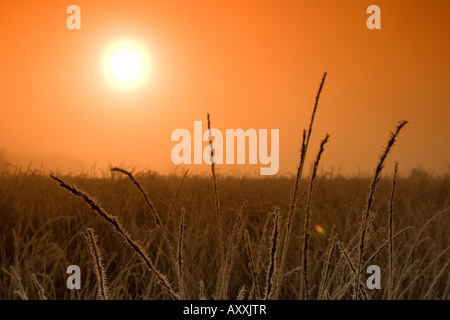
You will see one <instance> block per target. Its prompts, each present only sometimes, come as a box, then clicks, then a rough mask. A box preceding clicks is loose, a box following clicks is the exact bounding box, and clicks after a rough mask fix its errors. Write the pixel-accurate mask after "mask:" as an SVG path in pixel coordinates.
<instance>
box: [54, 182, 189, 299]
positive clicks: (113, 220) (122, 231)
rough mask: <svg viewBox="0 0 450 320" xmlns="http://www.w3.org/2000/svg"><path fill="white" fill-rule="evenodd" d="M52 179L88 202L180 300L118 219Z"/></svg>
mask: <svg viewBox="0 0 450 320" xmlns="http://www.w3.org/2000/svg"><path fill="white" fill-rule="evenodd" d="M50 177H51V178H52V179H53V180H55V181H57V182H58V183H59V185H60V186H61V187H62V188H64V189H66V190H68V191H69V192H70V193H72V194H73V195H75V196H77V197H79V198H81V199H83V201H84V202H86V204H88V206H89V207H90V208H91V209H92V210H94V211H95V212H96V213H97V214H98V215H99V216H100V217H102V218H103V219H104V220H106V222H108V223H109V224H110V225H111V226H112V227H113V228H114V230H115V231H116V232H117V233H118V234H119V235H121V236H122V237H123V239H124V240H125V242H126V243H127V244H128V245H129V246H130V247H131V248H132V249H133V251H134V252H135V253H136V254H137V255H138V256H139V257H141V259H142V260H143V261H144V262H145V264H146V265H147V267H148V268H149V269H150V271H151V272H152V273H153V274H154V275H155V276H156V279H157V280H158V283H159V285H160V286H161V289H162V290H163V291H165V292H166V293H167V294H168V295H169V296H170V297H171V298H172V299H176V300H178V299H179V298H180V297H179V295H178V294H177V293H176V292H175V291H174V290H173V289H172V287H171V285H170V282H169V281H168V279H167V277H166V276H165V275H164V274H163V273H161V272H160V271H159V270H158V269H157V268H156V267H155V265H154V264H153V261H152V259H151V258H150V257H149V256H148V255H147V254H146V253H145V252H144V250H143V249H142V248H141V246H140V245H139V244H137V243H136V242H135V241H134V240H133V239H131V237H130V235H129V233H128V231H127V230H126V229H125V228H124V227H123V226H122V224H121V223H120V222H119V220H118V218H117V217H115V216H113V215H111V214H109V213H108V212H106V211H105V210H104V209H102V208H101V207H100V205H99V204H97V202H96V201H95V200H93V199H92V198H91V197H90V196H89V195H88V194H87V193H85V192H83V191H80V190H78V189H77V188H76V187H73V186H71V185H69V184H67V183H65V182H64V181H63V180H62V179H60V178H58V177H56V176H54V175H52V174H51V175H50Z"/></svg>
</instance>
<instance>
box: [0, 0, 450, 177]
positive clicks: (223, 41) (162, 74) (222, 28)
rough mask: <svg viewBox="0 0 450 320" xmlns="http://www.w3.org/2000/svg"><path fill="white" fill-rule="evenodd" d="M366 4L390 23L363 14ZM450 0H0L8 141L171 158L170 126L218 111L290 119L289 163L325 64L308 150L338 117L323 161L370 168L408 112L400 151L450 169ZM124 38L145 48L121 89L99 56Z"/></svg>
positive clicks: (405, 161)
mask: <svg viewBox="0 0 450 320" xmlns="http://www.w3.org/2000/svg"><path fill="white" fill-rule="evenodd" d="M44 3H45V5H44ZM71 4H76V5H78V6H79V7H80V8H81V29H80V30H69V29H68V28H67V26H66V20H67V18H68V17H69V14H67V13H66V9H67V7H68V6H69V5H71ZM371 4H376V5H378V6H379V7H380V8H381V30H369V29H368V28H367V27H366V20H367V18H368V17H369V14H366V8H367V7H368V6H369V5H371ZM449 13H450V1H446V0H442V1H412V0H407V1H401V0H397V1H381V0H375V1H362V0H361V1H355V0H342V1H340V0H328V1H327V0H321V1H313V0H310V1H299V0H295V1H272V0H270V1H269V0H258V1H249V0H239V1H236V0H235V1H230V0H227V1H217V0H209V1H185V0H183V1H173V0H165V1H162V0H156V1H134V0H127V1H111V0H108V1H81V0H75V1H62V0H58V1H19V0H14V1H12V0H11V1H9V0H2V1H1V2H0V38H1V41H0V50H1V59H0V84H1V94H0V108H1V109H0V110H1V113H0V114H1V116H0V149H1V148H5V149H6V150H7V152H8V153H10V154H21V155H22V158H27V157H29V158H30V160H34V161H35V162H40V161H42V160H44V161H47V165H50V166H56V165H58V166H59V167H60V168H64V166H65V161H66V160H67V161H69V160H70V161H72V164H73V163H78V162H77V161H78V160H79V161H82V162H83V163H84V165H85V166H86V167H90V166H91V165H92V164H94V163H95V162H97V164H98V166H106V165H108V163H112V164H114V165H121V164H125V165H126V166H128V167H130V166H134V165H136V166H137V167H138V168H141V169H152V170H158V171H162V172H170V171H173V170H174V169H175V167H176V166H175V165H174V164H173V163H172V161H171V150H172V148H173V147H174V146H175V145H176V142H173V141H171V139H170V138H171V133H172V132H173V131H174V130H175V129H178V128H186V129H188V130H189V131H190V132H193V130H194V121H195V120H202V121H203V130H206V113H207V112H210V113H211V119H212V125H213V127H215V128H218V129H220V130H221V131H222V132H224V133H225V130H226V129H237V128H242V129H244V130H245V129H248V128H254V129H279V134H280V148H279V157H280V170H279V174H283V173H289V172H294V171H295V168H296V166H297V162H298V156H299V147H300V138H301V130H302V129H303V128H304V127H306V126H307V125H308V122H309V119H310V114H311V110H312V107H313V104H314V98H315V95H316V92H317V88H318V86H319V83H320V80H321V78H322V74H323V72H324V71H326V72H328V76H327V79H326V83H325V87H324V90H323V94H322V97H321V101H320V105H319V110H318V113H317V118H316V120H317V121H316V126H315V128H314V131H313V136H312V140H311V144H310V146H311V149H310V157H308V158H309V161H310V160H311V157H312V155H315V154H316V152H317V150H318V145H319V143H320V140H321V139H322V138H323V137H324V135H325V134H326V133H329V134H330V142H329V143H328V145H327V147H326V150H325V153H324V155H323V168H324V169H325V170H330V168H332V167H334V168H335V169H336V170H341V172H343V173H355V172H358V171H362V172H371V171H372V169H373V167H374V166H375V164H376V161H377V157H378V155H379V153H380V152H381V150H382V148H383V147H384V145H385V144H386V141H387V138H388V135H389V131H390V130H393V129H394V127H395V125H396V124H397V122H398V121H399V120H408V121H410V124H409V125H408V126H407V127H406V128H405V130H404V131H403V132H402V133H401V135H400V137H399V140H398V144H397V145H396V148H395V150H394V152H393V153H392V154H391V156H390V159H391V161H392V160H397V161H399V162H400V168H401V170H402V168H403V170H405V171H407V170H408V169H411V168H414V167H417V166H421V167H422V168H425V169H432V170H435V171H436V172H443V171H447V170H448V165H449V164H450V148H449V147H448V141H449V140H450V128H449V120H450V90H449V79H450V44H449V40H448V39H449V38H450V20H449V19H448V14H449ZM120 39H132V40H134V41H135V42H137V43H139V44H140V45H141V46H142V47H143V48H145V50H146V51H147V53H148V55H149V57H150V61H151V66H152V67H151V71H150V74H149V77H148V79H147V80H146V81H145V82H144V83H143V85H142V86H140V87H138V88H136V89H134V90H129V91H123V90H118V89H117V88H116V87H114V86H112V85H111V84H110V83H109V82H108V81H107V79H106V77H105V74H104V72H103V71H102V61H103V59H104V57H105V50H106V49H107V48H108V47H110V46H111V45H112V44H114V43H115V42H117V41H118V40H120ZM205 144H206V143H205ZM50 158H52V159H61V162H60V163H58V162H57V161H56V164H55V162H51V161H50V160H48V159H50ZM64 159H66V160H64ZM70 161H69V162H70ZM390 163H392V162H390ZM75 166H76V165H75ZM80 166H81V165H80ZM86 167H85V168H86ZM185 167H186V168H190V169H192V170H195V169H198V168H200V167H201V168H203V169H207V166H206V165H203V166H199V165H190V166H185ZM260 167H261V165H259V164H257V165H252V166H245V167H242V166H237V165H219V166H218V170H219V172H224V171H228V172H239V171H240V172H242V171H247V172H253V171H256V170H259V168H260ZM71 168H72V167H71ZM48 169H52V168H48ZM388 169H389V170H391V167H388Z"/></svg>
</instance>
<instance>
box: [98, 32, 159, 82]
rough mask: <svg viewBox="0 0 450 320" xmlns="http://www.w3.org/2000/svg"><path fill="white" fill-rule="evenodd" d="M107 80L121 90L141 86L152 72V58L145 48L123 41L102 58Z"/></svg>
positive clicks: (133, 42)
mask: <svg viewBox="0 0 450 320" xmlns="http://www.w3.org/2000/svg"><path fill="white" fill-rule="evenodd" d="M102 60H103V61H102V69H103V73H104V75H105V77H106V80H107V81H108V82H109V83H110V84H111V85H113V86H114V87H116V88H117V89H120V90H130V89H134V88H137V87H139V86H141V85H142V84H143V83H144V82H145V80H146V79H147V78H148V75H149V73H150V71H151V63H150V58H149V56H148V53H147V51H146V50H145V48H144V47H143V46H142V45H140V44H139V43H137V42H136V41H132V40H121V41H118V42H116V43H114V44H113V45H111V46H110V47H109V48H108V49H107V50H106V51H105V54H104V55H103V57H102Z"/></svg>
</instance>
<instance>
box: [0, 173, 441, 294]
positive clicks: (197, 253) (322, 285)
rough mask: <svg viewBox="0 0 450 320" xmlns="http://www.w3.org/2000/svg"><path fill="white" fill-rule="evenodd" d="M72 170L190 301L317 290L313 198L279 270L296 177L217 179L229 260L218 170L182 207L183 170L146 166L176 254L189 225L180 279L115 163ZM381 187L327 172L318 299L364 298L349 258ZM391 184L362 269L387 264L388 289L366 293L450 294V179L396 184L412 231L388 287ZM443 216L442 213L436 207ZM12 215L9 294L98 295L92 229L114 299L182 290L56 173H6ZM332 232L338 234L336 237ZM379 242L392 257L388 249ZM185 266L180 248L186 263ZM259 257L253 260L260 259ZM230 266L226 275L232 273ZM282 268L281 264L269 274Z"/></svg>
mask: <svg viewBox="0 0 450 320" xmlns="http://www.w3.org/2000/svg"><path fill="white" fill-rule="evenodd" d="M63 178H64V180H66V182H69V183H70V184H74V185H76V186H78V187H79V188H81V189H83V190H85V191H86V192H87V193H88V194H89V195H91V196H92V197H94V198H95V199H96V200H97V201H98V202H99V203H100V204H101V205H102V206H103V208H104V210H105V211H107V212H109V213H110V214H112V215H115V216H117V217H119V218H120V221H121V223H122V224H123V226H125V228H126V229H127V230H128V231H129V234H130V236H131V238H132V239H134V240H135V241H136V242H138V243H139V244H140V245H141V246H142V248H143V249H144V250H145V252H146V253H147V254H148V257H149V258H150V259H151V260H152V262H153V264H154V266H155V267H156V269H157V270H158V272H160V273H161V274H163V275H164V276H165V277H167V279H168V282H169V283H170V285H171V288H172V289H173V291H174V292H176V293H180V292H181V291H180V283H181V288H182V292H183V293H182V296H181V297H183V298H190V299H200V298H206V299H214V298H219V297H220V298H225V299H236V298H245V299H247V298H252V299H255V298H265V297H266V296H265V295H266V294H267V285H269V287H271V286H272V288H273V289H272V293H269V294H270V296H269V297H267V298H273V299H304V298H305V292H304V283H303V282H304V280H303V272H302V269H303V268H302V267H301V266H302V256H303V252H302V249H303V237H304V223H305V210H306V209H305V207H306V203H307V197H306V196H303V197H300V201H299V203H298V206H297V207H296V210H295V212H294V213H295V215H294V219H293V225H292V231H291V233H290V236H289V239H288V240H289V241H288V244H289V247H288V249H287V255H286V263H285V266H284V268H283V270H282V271H280V268H279V267H280V260H281V258H282V254H280V253H281V252H282V251H283V249H284V248H283V235H284V234H285V232H286V230H285V224H286V220H287V213H288V212H289V204H290V201H291V196H290V195H291V190H292V187H293V185H294V182H295V178H288V177H280V178H261V179H258V178H233V177H223V178H221V177H220V176H219V177H218V178H217V186H218V194H219V200H220V210H221V217H222V227H223V237H224V240H223V242H224V249H225V253H226V256H227V257H226V258H225V260H226V261H225V262H224V261H222V259H221V254H220V245H219V239H218V226H217V221H216V220H217V219H216V217H217V216H216V213H215V204H214V203H215V201H214V192H213V188H212V186H213V182H212V178H211V177H209V176H195V175H192V176H191V175H188V176H187V177H186V179H185V181H184V183H183V184H182V186H181V189H180V192H179V194H178V196H177V197H176V202H174V200H175V194H176V192H177V190H178V188H179V186H180V183H181V181H182V178H183V177H182V176H177V175H172V176H161V175H158V174H156V173H152V172H146V173H136V174H135V178H136V180H137V181H138V182H139V183H140V185H141V186H142V188H143V189H144V190H145V191H146V193H147V194H148V196H149V199H150V201H151V203H152V204H153V205H154V209H155V210H156V212H157V213H158V215H159V217H160V219H161V223H162V225H163V227H164V228H166V229H165V230H166V235H167V238H168V241H169V242H170V244H171V246H172V251H173V252H174V253H175V255H176V256H177V253H178V251H179V250H178V249H177V248H178V246H179V242H180V241H179V238H180V236H179V221H180V217H181V212H182V211H184V212H185V223H184V230H183V237H182V241H181V242H182V243H181V246H182V247H181V248H182V250H181V252H182V259H180V260H182V261H181V262H180V264H181V267H182V272H181V280H180V274H179V272H178V271H177V270H176V269H177V268H176V267H175V266H174V264H173V260H172V258H171V256H170V254H169V252H170V251H169V248H168V247H167V245H166V244H165V243H164V241H163V239H162V234H161V231H160V229H159V228H158V226H157V225H156V224H155V220H154V217H153V214H152V212H151V210H149V207H148V206H147V205H146V203H145V201H144V198H143V197H142V194H141V193H140V192H139V190H138V189H137V188H136V187H135V186H134V185H133V183H132V182H131V180H130V179H128V177H126V176H125V175H123V174H121V173H119V172H112V173H111V176H109V177H104V178H92V177H86V176H76V177H63ZM370 183H371V178H361V177H353V178H345V177H341V176H331V175H329V174H322V175H319V176H318V177H317V179H316V182H315V191H314V194H313V198H312V202H311V210H310V213H311V223H310V224H309V227H308V231H309V232H310V233H311V236H310V238H309V242H308V248H307V250H308V258H309V259H308V268H307V270H308V273H307V279H308V283H309V289H308V298H309V299H317V298H320V299H351V298H352V297H353V295H354V276H353V274H352V271H351V268H352V267H350V264H351V263H353V264H354V265H353V268H356V267H355V265H356V263H357V253H358V244H357V242H358V237H359V228H360V225H361V212H363V211H364V208H365V206H366V201H367V193H368V188H369V186H370ZM308 184H309V182H308V179H304V182H303V183H301V185H300V190H301V191H300V193H302V190H307V189H308ZM391 189H392V177H390V178H389V177H386V178H385V179H383V180H381V182H380V183H379V185H378V190H377V193H376V197H375V202H374V206H373V208H372V210H371V212H373V219H371V221H372V222H373V223H372V224H371V227H370V229H369V230H368V240H367V244H366V249H365V252H364V256H363V263H362V264H363V266H364V265H367V264H375V265H379V266H380V268H381V289H379V290H368V289H364V288H361V298H368V299H388V298H392V299H424V298H427V299H449V298H450V288H449V286H450V284H449V281H450V273H449V272H448V271H449V268H448V264H449V258H450V252H449V251H448V249H449V247H450V246H449V241H450V237H449V234H448V232H447V231H448V229H449V227H450V222H449V219H448V213H449V211H448V210H447V211H442V210H445V209H446V208H449V207H450V175H449V174H447V175H441V176H436V177H433V176H431V175H430V174H428V173H426V172H423V171H419V170H414V171H412V172H411V173H410V175H409V176H407V177H400V178H398V179H397V184H396V190H395V199H394V205H393V214H394V215H393V222H394V224H393V234H394V236H395V234H397V233H398V232H400V231H401V230H404V228H407V227H411V228H410V229H407V230H405V231H403V232H402V233H401V234H400V235H399V236H398V237H395V238H394V239H393V252H392V263H393V272H392V274H393V277H392V282H393V286H392V289H391V288H390V286H389V283H390V281H389V274H390V269H389V261H390V259H389V258H390V256H391V255H390V254H389V251H390V250H389V245H386V242H387V243H389V216H390V215H389V207H390V205H389V203H390V194H391ZM245 201H246V202H247V205H246V207H245V208H244V209H243V211H242V212H241V214H240V216H241V218H242V219H241V220H240V221H238V222H237V223H236V218H237V216H238V215H239V212H240V208H241V206H242V205H243V204H244V202H245ZM172 206H173V209H172V210H171V207H172ZM275 207H276V208H278V210H279V215H276V217H279V220H278V221H277V223H278V235H277V237H278V238H277V240H276V247H275V249H276V250H277V251H275V255H273V240H274V220H275V219H274V217H275V215H274V208H275ZM170 211H172V212H171V217H170V218H169V217H168V215H169V212H170ZM439 212H442V213H441V214H438V215H437V216H436V214H437V213H439ZM0 215H1V216H0V219H1V224H0V228H1V232H0V234H1V241H0V257H1V272H0V284H1V290H0V298H1V299H20V298H21V297H22V298H25V297H27V298H29V299H38V298H39V297H40V296H39V292H40V291H43V295H44V296H45V297H46V298H48V299H99V298H100V296H99V295H98V292H97V288H98V283H97V279H96V275H95V272H94V268H95V264H94V263H93V262H92V261H93V260H91V258H90V254H89V250H88V246H87V244H86V241H85V239H84V237H83V233H85V228H86V227H90V228H92V229H93V230H95V233H96V234H97V236H98V246H99V247H100V252H101V254H102V256H103V260H104V269H105V272H106V286H107V289H108V297H109V298H111V299H168V298H171V297H170V295H168V294H167V293H166V292H165V291H164V290H163V289H162V288H161V286H160V283H159V282H158V278H157V276H155V274H154V272H152V271H151V270H150V269H149V268H148V266H147V265H146V264H145V263H144V262H143V260H142V258H141V257H140V256H139V255H138V254H136V252H135V251H134V250H133V249H131V248H130V246H128V245H127V244H126V243H124V241H123V238H122V237H121V236H119V235H118V234H117V232H116V231H115V230H114V228H111V226H110V225H108V224H107V223H105V221H102V219H101V217H99V216H98V215H97V214H96V213H95V212H94V211H93V210H91V209H90V208H89V207H88V206H86V205H85V203H84V202H83V201H82V200H80V199H79V198H77V197H74V196H73V195H72V194H70V193H68V192H67V191H66V190H63V189H62V188H60V187H59V186H58V184H56V183H55V182H54V181H53V180H52V179H51V178H50V177H48V176H46V175H40V174H38V173H32V172H29V173H20V174H19V173H15V174H4V175H3V176H2V177H1V178H0ZM371 216H372V214H371ZM315 225H320V226H322V227H323V229H324V231H325V233H323V232H322V233H319V232H318V231H317V230H316V229H315V228H314V226H315ZM333 227H335V233H331V230H332V228H333ZM233 230H234V231H233ZM247 232H248V233H247ZM247 234H248V237H246V236H245V235H247ZM330 245H332V247H330ZM383 245H384V246H383ZM381 246H383V247H381ZM380 248H381V249H380ZM248 249H250V252H251V258H249V252H248V251H249V250H248ZM342 249H344V250H345V251H346V254H348V259H349V260H350V261H348V260H347V258H345V255H343V252H342ZM377 251H379V253H378V254H375V253H376V252H377ZM374 254H375V256H373V257H372V255H374ZM408 256H410V257H408ZM272 260H274V261H272ZM178 261H179V260H178V258H177V257H175V262H176V263H178ZM250 261H252V262H253V264H250V265H249V262H250ZM73 264H74V265H78V266H80V268H81V271H82V272H81V273H82V278H81V279H82V280H81V281H82V288H81V290H68V289H67V287H66V283H65V282H66V279H67V277H68V276H69V275H68V274H66V269H67V267H68V266H69V265H73ZM224 264H225V265H226V268H224V269H226V272H224V273H225V274H226V275H225V277H222V271H221V270H222V266H223V265H224ZM10 266H12V267H13V269H11V268H10ZM270 268H272V271H273V270H275V271H274V272H273V273H272V275H271V277H272V278H270V279H268V277H269V271H270ZM277 268H278V269H277ZM290 271H293V272H291V273H290ZM14 272H15V273H16V274H17V275H14ZM281 272H282V274H281ZM277 273H280V274H277ZM278 276H281V278H282V279H283V281H282V282H281V284H277V282H280V281H281V280H279V279H278V278H277V277H278ZM368 276H369V275H366V272H365V268H362V274H361V283H363V284H364V283H365V281H366V279H367V277H368ZM33 278H34V279H35V280H33ZM223 281H225V282H224V283H225V285H222V282H223ZM36 284H38V287H37V286H36ZM39 287H40V289H39ZM224 287H225V288H224ZM274 287H275V288H274ZM38 289H39V290H38ZM41 295H42V292H41ZM238 296H239V297H238Z"/></svg>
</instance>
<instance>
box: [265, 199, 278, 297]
mask: <svg viewBox="0 0 450 320" xmlns="http://www.w3.org/2000/svg"><path fill="white" fill-rule="evenodd" d="M273 216H274V217H273V230H272V237H271V241H270V248H269V264H268V266H267V271H266V288H265V292H264V300H268V299H272V298H273V296H272V295H273V291H274V289H275V285H276V283H275V282H276V279H274V275H276V274H277V272H278V264H277V260H278V259H277V255H278V246H279V244H278V236H279V222H280V211H279V210H278V208H275V213H274V214H273Z"/></svg>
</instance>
